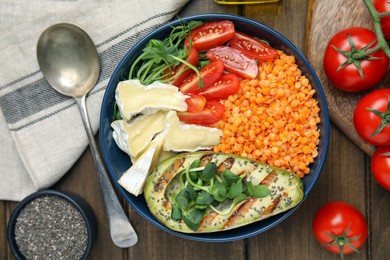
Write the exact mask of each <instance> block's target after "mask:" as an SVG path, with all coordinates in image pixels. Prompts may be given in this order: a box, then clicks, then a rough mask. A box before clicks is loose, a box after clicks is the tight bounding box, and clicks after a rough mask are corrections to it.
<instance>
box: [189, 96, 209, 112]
mask: <svg viewBox="0 0 390 260" xmlns="http://www.w3.org/2000/svg"><path fill="white" fill-rule="evenodd" d="M189 96H190V97H189V98H187V99H186V103H187V112H200V111H202V110H203V108H204V106H205V104H206V101H207V99H206V98H205V97H204V96H202V95H198V94H189Z"/></svg>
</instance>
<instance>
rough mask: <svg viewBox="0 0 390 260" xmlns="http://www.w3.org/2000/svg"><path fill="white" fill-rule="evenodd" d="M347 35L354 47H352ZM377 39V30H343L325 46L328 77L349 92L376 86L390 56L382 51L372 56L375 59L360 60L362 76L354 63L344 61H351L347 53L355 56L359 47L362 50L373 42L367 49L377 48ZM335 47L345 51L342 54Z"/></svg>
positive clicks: (385, 69)
mask: <svg viewBox="0 0 390 260" xmlns="http://www.w3.org/2000/svg"><path fill="white" fill-rule="evenodd" d="M348 35H349V36H350V40H352V42H353V43H354V46H355V48H354V47H353V46H351V44H350V41H349V37H348ZM376 39H377V37H376V35H375V33H373V32H372V31H370V30H368V29H366V28H362V27H351V28H347V29H344V30H342V31H340V32H338V33H336V34H335V35H334V36H333V37H332V38H331V40H330V41H329V43H328V45H327V47H326V49H325V54H324V60H323V66H324V71H325V74H326V76H327V77H328V79H329V81H330V82H331V83H332V84H333V86H334V87H336V88H339V89H341V90H343V91H348V92H356V91H362V90H366V89H370V88H372V87H374V86H376V85H377V84H378V83H379V82H380V81H381V80H382V79H383V78H384V76H385V74H386V72H387V68H388V66H389V58H388V57H387V56H386V54H385V53H384V52H383V51H382V50H378V51H376V52H374V53H372V54H370V55H369V57H373V58H374V59H371V60H368V59H367V58H362V59H359V60H357V61H358V63H359V64H360V67H361V70H362V75H361V74H360V73H359V71H358V68H357V66H356V65H355V64H354V62H352V63H348V64H345V63H346V62H347V60H349V58H348V57H347V56H348V55H354V54H356V53H358V52H359V50H360V52H361V51H362V48H364V47H366V46H367V45H369V44H370V43H374V44H373V45H372V46H371V47H370V48H369V49H368V50H370V49H371V48H373V47H375V46H376V44H377V42H376ZM335 48H338V49H339V50H341V51H344V52H346V53H344V54H343V53H341V52H340V51H338V50H336V49H335ZM343 64H344V65H343Z"/></svg>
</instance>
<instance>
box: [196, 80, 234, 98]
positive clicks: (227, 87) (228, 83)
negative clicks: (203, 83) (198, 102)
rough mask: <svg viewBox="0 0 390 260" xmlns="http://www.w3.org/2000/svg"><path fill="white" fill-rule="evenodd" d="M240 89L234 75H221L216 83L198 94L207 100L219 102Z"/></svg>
mask: <svg viewBox="0 0 390 260" xmlns="http://www.w3.org/2000/svg"><path fill="white" fill-rule="evenodd" d="M239 88H240V82H239V80H238V77H237V75H236V74H223V75H222V76H221V78H220V79H219V80H217V82H215V83H214V84H213V85H212V86H211V87H208V88H207V89H205V90H204V91H201V92H200V93H199V94H200V95H202V96H204V97H205V98H207V100H220V99H223V98H227V97H228V96H230V95H232V94H234V93H236V92H237V91H238V89H239Z"/></svg>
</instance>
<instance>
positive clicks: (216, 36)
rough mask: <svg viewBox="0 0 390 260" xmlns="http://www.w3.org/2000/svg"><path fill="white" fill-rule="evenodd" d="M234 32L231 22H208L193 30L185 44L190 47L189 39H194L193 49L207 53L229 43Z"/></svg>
mask: <svg viewBox="0 0 390 260" xmlns="http://www.w3.org/2000/svg"><path fill="white" fill-rule="evenodd" d="M234 32H235V29H234V24H233V22H231V21H227V20H226V21H216V22H208V23H205V24H203V25H201V26H199V27H197V28H195V29H194V30H192V31H191V33H190V34H189V36H188V37H187V38H186V40H185V42H184V44H185V45H186V46H189V39H192V42H191V43H192V47H194V48H196V49H197V50H199V51H205V50H208V49H210V48H213V47H216V46H218V45H221V44H223V43H225V42H227V41H229V40H230V39H231V38H232V37H233V36H234Z"/></svg>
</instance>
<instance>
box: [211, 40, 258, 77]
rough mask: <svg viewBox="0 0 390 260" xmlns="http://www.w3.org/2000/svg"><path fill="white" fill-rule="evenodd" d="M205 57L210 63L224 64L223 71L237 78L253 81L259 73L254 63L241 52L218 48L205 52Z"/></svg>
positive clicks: (233, 49)
mask: <svg viewBox="0 0 390 260" xmlns="http://www.w3.org/2000/svg"><path fill="white" fill-rule="evenodd" d="M206 57H207V58H209V59H210V60H212V61H217V60H221V61H223V62H224V64H225V69H226V70H227V71H229V72H231V73H234V74H236V75H237V76H240V77H243V78H246V79H254V78H256V76H257V73H258V72H259V68H258V65H257V63H256V61H255V60H254V59H252V58H249V57H248V56H246V55H245V54H244V53H243V52H242V51H241V50H238V49H235V48H232V47H228V46H218V47H215V48H212V49H210V50H208V51H207V53H206Z"/></svg>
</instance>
